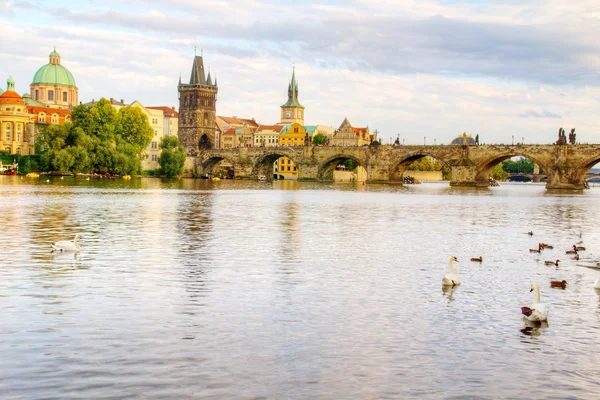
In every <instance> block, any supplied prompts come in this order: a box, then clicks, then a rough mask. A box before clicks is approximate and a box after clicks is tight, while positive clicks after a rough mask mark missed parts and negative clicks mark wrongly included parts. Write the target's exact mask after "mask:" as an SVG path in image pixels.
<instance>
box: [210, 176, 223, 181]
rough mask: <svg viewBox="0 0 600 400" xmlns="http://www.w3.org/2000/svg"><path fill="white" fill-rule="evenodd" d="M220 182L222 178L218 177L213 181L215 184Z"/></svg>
mask: <svg viewBox="0 0 600 400" xmlns="http://www.w3.org/2000/svg"><path fill="white" fill-rule="evenodd" d="M220 180H221V178H219V177H216V176H215V177H213V178H212V181H213V182H219V181H220Z"/></svg>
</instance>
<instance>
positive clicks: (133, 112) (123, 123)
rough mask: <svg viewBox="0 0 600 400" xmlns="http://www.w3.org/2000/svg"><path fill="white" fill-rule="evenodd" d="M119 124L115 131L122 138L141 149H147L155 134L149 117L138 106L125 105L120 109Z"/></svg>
mask: <svg viewBox="0 0 600 400" xmlns="http://www.w3.org/2000/svg"><path fill="white" fill-rule="evenodd" d="M118 121H119V122H118V124H117V125H116V129H115V133H116V134H117V135H119V136H120V138H121V139H122V140H123V141H125V142H127V143H129V144H132V145H134V146H137V147H138V148H139V149H140V150H143V149H145V148H146V147H147V146H148V145H149V144H150V142H151V141H152V137H153V136H154V131H153V130H152V127H150V124H149V123H148V118H147V117H146V116H145V115H144V113H143V112H142V110H141V109H139V108H138V107H123V108H121V109H120V110H119V118H118Z"/></svg>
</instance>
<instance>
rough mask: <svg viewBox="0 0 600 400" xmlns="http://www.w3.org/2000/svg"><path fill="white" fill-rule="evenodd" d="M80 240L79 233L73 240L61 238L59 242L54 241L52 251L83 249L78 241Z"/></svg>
mask: <svg viewBox="0 0 600 400" xmlns="http://www.w3.org/2000/svg"><path fill="white" fill-rule="evenodd" d="M78 240H79V233H78V234H77V235H75V239H73V241H72V242H71V241H69V240H61V241H59V242H56V243H52V252H55V251H59V252H61V253H62V252H66V251H75V252H77V251H79V250H81V247H79V243H77V241H78Z"/></svg>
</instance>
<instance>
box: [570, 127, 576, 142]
mask: <svg viewBox="0 0 600 400" xmlns="http://www.w3.org/2000/svg"><path fill="white" fill-rule="evenodd" d="M575 137H576V135H575V128H573V129H571V133H569V143H571V144H575Z"/></svg>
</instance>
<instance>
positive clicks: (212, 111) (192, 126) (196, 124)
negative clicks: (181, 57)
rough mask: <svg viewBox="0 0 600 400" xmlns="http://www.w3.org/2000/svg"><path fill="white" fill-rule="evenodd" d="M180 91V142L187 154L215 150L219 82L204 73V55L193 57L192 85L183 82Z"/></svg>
mask: <svg viewBox="0 0 600 400" xmlns="http://www.w3.org/2000/svg"><path fill="white" fill-rule="evenodd" d="M177 90H178V91H179V126H178V135H179V141H180V142H181V144H182V145H183V147H184V148H185V150H186V152H187V154H188V155H195V154H196V153H197V152H198V150H199V149H203V148H216V147H217V146H216V138H215V133H216V117H217V92H218V86H217V81H216V79H215V82H214V83H213V81H212V78H211V76H210V71H209V72H208V76H207V75H205V72H204V60H203V58H202V56H195V57H194V64H193V65H192V75H191V77H190V83H189V84H184V83H181V78H180V79H179V85H178V86H177Z"/></svg>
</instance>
